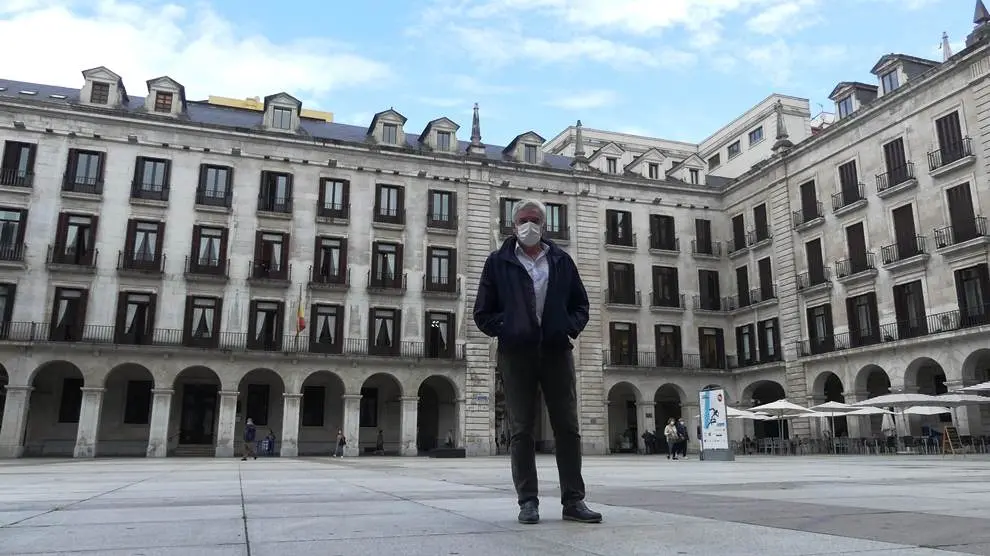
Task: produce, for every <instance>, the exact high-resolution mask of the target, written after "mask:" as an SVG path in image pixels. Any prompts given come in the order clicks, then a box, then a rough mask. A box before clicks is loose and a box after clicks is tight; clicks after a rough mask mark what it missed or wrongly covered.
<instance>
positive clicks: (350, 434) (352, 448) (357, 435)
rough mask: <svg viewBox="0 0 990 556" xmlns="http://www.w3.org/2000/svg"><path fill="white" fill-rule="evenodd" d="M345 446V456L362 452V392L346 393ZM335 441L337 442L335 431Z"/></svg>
mask: <svg viewBox="0 0 990 556" xmlns="http://www.w3.org/2000/svg"><path fill="white" fill-rule="evenodd" d="M341 397H342V398H344V426H343V431H344V438H346V439H347V446H344V455H345V456H356V455H358V454H360V453H361V394H344V395H343V396H341ZM333 441H334V442H337V434H336V432H334V435H333Z"/></svg>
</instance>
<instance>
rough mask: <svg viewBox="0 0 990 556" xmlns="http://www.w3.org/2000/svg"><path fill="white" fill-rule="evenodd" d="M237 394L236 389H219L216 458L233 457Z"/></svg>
mask: <svg viewBox="0 0 990 556" xmlns="http://www.w3.org/2000/svg"><path fill="white" fill-rule="evenodd" d="M237 395H238V393H237V392H236V391H230V392H228V391H223V390H221V391H220V416H219V418H218V419H217V451H216V457H218V458H231V457H234V446H235V445H236V442H235V440H236V439H235V438H234V431H235V430H236V428H235V427H236V425H237Z"/></svg>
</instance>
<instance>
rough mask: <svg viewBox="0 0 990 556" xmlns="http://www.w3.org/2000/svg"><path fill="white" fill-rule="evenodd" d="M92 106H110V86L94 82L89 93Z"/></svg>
mask: <svg viewBox="0 0 990 556" xmlns="http://www.w3.org/2000/svg"><path fill="white" fill-rule="evenodd" d="M89 102H90V103H91V104H110V84H109V83H98V82H94V83H93V84H92V85H91V89H90V91H89Z"/></svg>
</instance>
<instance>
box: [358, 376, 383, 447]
mask: <svg viewBox="0 0 990 556" xmlns="http://www.w3.org/2000/svg"><path fill="white" fill-rule="evenodd" d="M360 426H361V427H367V428H377V427H378V388H362V389H361V418H360ZM353 441H354V442H357V441H358V440H357V439H356V438H355V439H354V440H353Z"/></svg>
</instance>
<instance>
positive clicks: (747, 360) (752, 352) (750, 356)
mask: <svg viewBox="0 0 990 556" xmlns="http://www.w3.org/2000/svg"><path fill="white" fill-rule="evenodd" d="M736 355H737V356H738V357H739V365H740V366H744V365H753V364H755V363H756V362H757V361H758V360H759V356H758V355H757V347H756V327H755V326H754V325H752V324H746V325H743V326H737V327H736Z"/></svg>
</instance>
